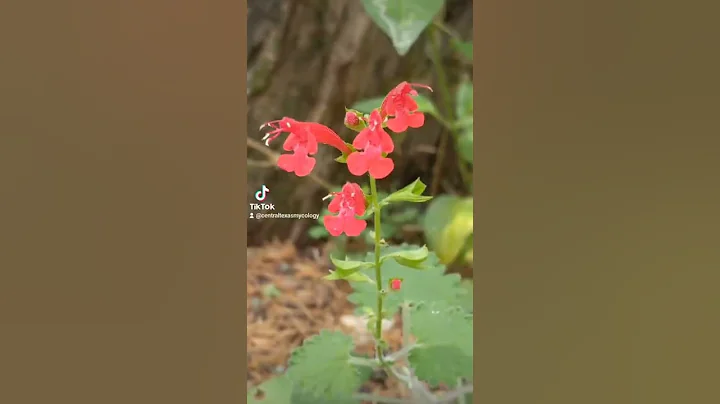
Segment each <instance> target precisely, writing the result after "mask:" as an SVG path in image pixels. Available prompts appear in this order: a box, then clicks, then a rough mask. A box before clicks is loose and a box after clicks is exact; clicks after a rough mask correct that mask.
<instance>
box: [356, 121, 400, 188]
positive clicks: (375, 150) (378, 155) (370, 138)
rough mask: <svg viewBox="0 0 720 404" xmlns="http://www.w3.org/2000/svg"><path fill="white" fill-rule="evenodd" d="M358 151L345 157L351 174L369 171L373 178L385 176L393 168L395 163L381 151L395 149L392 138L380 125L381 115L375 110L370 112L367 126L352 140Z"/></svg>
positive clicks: (385, 151) (388, 151)
mask: <svg viewBox="0 0 720 404" xmlns="http://www.w3.org/2000/svg"><path fill="white" fill-rule="evenodd" d="M353 147H354V148H356V149H357V150H358V152H355V153H351V154H350V155H349V156H348V158H347V165H348V170H350V173H352V174H353V175H358V176H360V175H364V174H365V173H367V172H370V175H371V176H372V177H373V178H377V179H382V178H385V177H387V176H388V175H389V174H390V173H391V172H392V170H393V168H395V163H393V161H392V160H391V159H389V158H387V157H383V153H392V151H393V150H394V149H395V145H394V144H393V141H392V138H391V137H390V135H388V133H387V132H385V130H384V129H383V127H382V117H381V116H380V113H379V112H378V111H377V110H375V111H373V112H372V114H370V119H369V122H368V126H367V128H365V129H363V130H361V131H360V133H358V135H357V136H356V137H355V140H354V141H353Z"/></svg>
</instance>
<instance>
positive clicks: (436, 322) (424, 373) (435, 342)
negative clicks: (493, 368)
mask: <svg viewBox="0 0 720 404" xmlns="http://www.w3.org/2000/svg"><path fill="white" fill-rule="evenodd" d="M410 324H411V332H412V334H413V335H414V336H415V338H416V339H417V343H418V344H421V347H419V348H417V349H413V350H412V351H411V352H410V355H409V356H408V360H409V362H410V365H411V366H412V367H413V368H414V369H415V373H416V375H417V376H418V378H420V379H421V380H424V381H426V382H428V383H429V384H430V385H432V386H437V385H439V384H447V385H454V384H455V383H456V382H457V379H458V378H466V379H472V356H473V328H472V324H473V322H472V316H469V315H468V314H467V313H466V312H465V311H464V310H463V309H462V308H460V307H457V306H453V305H450V304H448V303H447V302H442V301H437V302H432V303H421V304H419V305H417V306H415V307H414V308H413V309H412V310H411V312H410Z"/></svg>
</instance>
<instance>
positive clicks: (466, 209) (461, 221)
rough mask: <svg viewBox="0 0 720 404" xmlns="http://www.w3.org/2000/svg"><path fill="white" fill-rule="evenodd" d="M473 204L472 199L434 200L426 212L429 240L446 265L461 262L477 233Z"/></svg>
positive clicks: (450, 197) (447, 198)
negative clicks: (466, 247)
mask: <svg viewBox="0 0 720 404" xmlns="http://www.w3.org/2000/svg"><path fill="white" fill-rule="evenodd" d="M472 201H473V200H472V197H470V198H458V197H456V196H451V195H440V196H439V197H437V198H435V199H433V201H432V203H430V206H429V207H428V210H427V211H426V212H425V217H424V218H423V230H424V232H425V239H426V240H427V242H428V245H429V247H430V249H432V250H433V251H435V252H436V253H437V255H438V257H439V258H440V260H441V261H442V262H443V263H445V264H449V263H451V262H453V261H454V260H455V259H456V258H457V256H458V254H460V252H461V251H462V249H463V248H464V247H465V245H466V243H465V241H466V240H467V238H468V237H469V236H470V235H472V233H473V209H472Z"/></svg>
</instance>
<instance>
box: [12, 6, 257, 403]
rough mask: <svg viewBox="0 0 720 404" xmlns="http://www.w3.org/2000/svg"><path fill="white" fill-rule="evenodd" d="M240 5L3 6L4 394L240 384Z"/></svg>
mask: <svg viewBox="0 0 720 404" xmlns="http://www.w3.org/2000/svg"><path fill="white" fill-rule="evenodd" d="M246 13H247V9H246V7H245V1H209V2H198V1H188V0H173V1H171V0H128V1H122V2H102V1H99V2H98V1H87V0H85V1H83V0H75V1H64V2H57V1H45V2H26V1H20V0H10V1H5V2H3V3H2V6H0V50H1V51H0V53H1V56H0V73H2V74H0V184H1V185H2V191H0V206H1V208H0V402H2V403H13V404H34V403H43V402H45V403H49V402H52V403H65V402H72V403H75V404H84V403H93V404H96V403H103V404H115V403H117V404H121V403H122V404H126V403H138V404H140V403H153V404H158V403H173V404H182V403H189V404H199V403H208V404H209V403H241V402H245V401H244V400H245V390H246V386H245V380H244V379H245V377H244V376H245V374H246V360H245V338H246V333H244V332H243V331H244V330H245V329H246V326H245V325H244V324H245V323H244V322H243V321H244V318H245V316H246V314H245V310H244V309H243V304H242V303H243V300H244V294H245V289H246V283H244V280H245V278H246V276H245V275H246V271H245V268H246V260H247V256H246V244H247V234H246V227H247V222H246V220H247V219H246V218H247V215H246V210H247V205H246V204H247V201H246V195H247V193H246V181H247V178H246V164H245V151H246V150H245V149H246V146H245V142H244V136H245V132H246V126H245V124H246V115H245V113H246V102H247V96H246V90H245V87H246V72H245V70H246V52H245V50H244V48H245V47H246V30H245V23H246Z"/></svg>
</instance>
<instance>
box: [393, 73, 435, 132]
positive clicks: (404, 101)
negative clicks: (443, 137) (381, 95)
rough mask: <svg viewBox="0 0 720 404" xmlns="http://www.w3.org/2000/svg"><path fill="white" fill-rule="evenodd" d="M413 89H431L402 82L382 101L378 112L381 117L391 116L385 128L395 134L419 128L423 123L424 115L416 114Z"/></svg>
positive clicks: (416, 93)
mask: <svg viewBox="0 0 720 404" xmlns="http://www.w3.org/2000/svg"><path fill="white" fill-rule="evenodd" d="M413 87H421V88H426V89H428V90H430V91H432V88H430V87H428V86H426V85H424V84H412V83H408V82H407V81H403V82H402V83H400V84H398V85H397V86H395V88H393V89H392V90H391V91H390V92H389V93H388V95H387V96H386V97H385V99H384V100H383V103H382V105H381V106H380V111H381V112H382V114H383V116H392V117H393V118H390V119H388V121H387V127H388V128H390V130H391V131H393V132H395V133H400V132H405V131H406V130H407V128H408V127H410V128H419V127H421V126H423V124H424V123H425V115H424V114H423V113H422V112H417V109H418V105H417V103H416V102H415V100H414V99H413V98H412V97H416V96H417V95H418V92H417V91H416V90H415V89H414V88H413Z"/></svg>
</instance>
